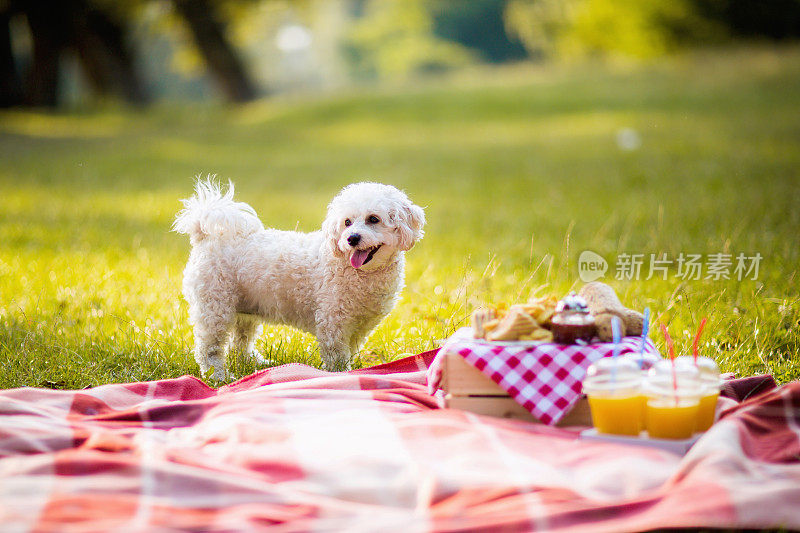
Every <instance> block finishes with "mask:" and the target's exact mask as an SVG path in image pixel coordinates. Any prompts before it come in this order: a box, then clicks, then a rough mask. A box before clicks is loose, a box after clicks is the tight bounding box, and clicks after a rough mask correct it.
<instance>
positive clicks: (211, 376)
mask: <svg viewBox="0 0 800 533" xmlns="http://www.w3.org/2000/svg"><path fill="white" fill-rule="evenodd" d="M202 374H203V379H205V380H214V381H230V379H231V378H232V376H230V375H229V374H228V373H227V372H226V371H225V369H224V368H222V367H220V368H219V369H218V368H217V367H214V366H211V367H209V368H208V370H206V371H205V372H202Z"/></svg>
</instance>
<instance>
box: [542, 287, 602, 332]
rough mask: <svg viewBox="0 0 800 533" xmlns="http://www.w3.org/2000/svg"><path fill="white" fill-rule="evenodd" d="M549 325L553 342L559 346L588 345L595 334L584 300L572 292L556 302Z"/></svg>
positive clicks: (592, 321) (591, 317)
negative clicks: (582, 343) (550, 324)
mask: <svg viewBox="0 0 800 533" xmlns="http://www.w3.org/2000/svg"><path fill="white" fill-rule="evenodd" d="M551 323H552V326H551V327H550V331H552V332H553V342H557V343H559V344H578V343H579V342H584V343H588V342H589V341H590V340H592V337H594V335H595V332H596V328H595V324H594V317H593V316H592V315H591V314H590V313H589V308H588V306H587V305H586V300H584V299H583V298H581V297H580V296H578V295H577V294H575V293H574V292H573V293H570V294H569V295H567V296H566V297H565V298H564V299H563V300H561V301H559V302H558V305H557V306H556V312H555V314H554V315H553V317H552V318H551Z"/></svg>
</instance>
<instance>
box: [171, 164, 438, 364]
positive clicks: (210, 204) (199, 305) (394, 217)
mask: <svg viewBox="0 0 800 533" xmlns="http://www.w3.org/2000/svg"><path fill="white" fill-rule="evenodd" d="M233 190H234V188H233V184H232V183H229V185H228V190H227V192H225V193H223V192H222V190H221V188H220V186H219V184H217V183H216V182H214V181H213V180H212V179H210V178H209V179H207V180H198V181H197V184H196V187H195V195H194V196H193V197H191V198H188V199H186V200H182V203H183V206H184V209H183V210H182V211H181V212H180V213H178V215H177V217H176V219H175V223H174V224H173V227H172V229H173V230H174V231H176V232H178V233H183V234H188V235H189V239H190V241H191V244H192V251H191V254H190V255H189V261H188V263H187V265H186V269H185V270H184V275H183V294H184V297H185V298H186V301H187V302H188V303H189V319H190V322H191V323H192V324H193V326H194V339H195V346H194V356H195V359H196V360H197V363H198V364H199V365H200V371H201V372H202V373H203V375H206V374H207V373H208V372H209V371H210V370H211V371H213V374H212V377H213V378H215V379H218V380H224V379H227V377H228V375H227V373H226V371H225V358H226V354H227V353H228V351H229V350H228V348H229V345H230V344H231V341H233V346H234V347H235V348H236V349H237V350H239V351H240V353H244V354H250V355H251V356H252V357H254V358H255V359H256V361H257V362H259V363H262V364H263V363H264V362H265V361H264V359H263V357H262V356H261V354H260V353H258V351H257V350H256V349H255V341H256V339H257V338H258V336H259V335H260V334H261V330H262V325H261V324H262V321H266V322H270V323H276V324H287V325H291V326H295V327H297V328H299V329H301V330H304V331H307V332H309V333H312V334H314V335H316V337H317V341H318V343H319V348H320V355H321V357H322V361H323V364H324V367H325V369H327V370H332V371H339V370H346V369H349V368H350V362H351V358H352V357H353V355H355V354H356V353H357V352H358V349H359V347H360V346H361V344H362V343H363V341H364V339H366V337H367V335H368V334H369V332H370V331H372V329H373V328H374V327H375V326H376V325H377V324H378V322H380V321H381V319H382V318H383V317H384V316H386V314H388V313H389V311H391V310H392V308H393V307H394V305H395V303H396V302H397V299H398V293H399V292H400V290H401V289H402V288H403V284H404V281H403V271H404V266H405V259H404V257H403V255H404V254H403V253H404V252H405V251H407V250H410V249H411V247H412V246H414V244H415V243H416V242H417V241H418V240H419V239H421V238H422V236H423V231H422V227H423V225H424V224H425V213H424V211H423V210H422V208H421V207H419V206H417V205H414V204H413V203H411V201H410V200H409V199H408V197H407V196H406V195H405V194H404V193H403V192H401V191H400V190H398V189H396V188H395V187H392V186H390V185H383V184H380V183H356V184H353V185H349V186H347V187H345V188H344V189H342V191H341V192H340V193H339V194H338V195H337V196H336V197H335V198H334V199H333V200H332V201H331V203H330V205H328V213H327V217H326V218H325V221H324V222H323V223H322V229H321V230H319V231H315V232H313V233H299V232H296V231H280V230H277V229H265V228H264V226H263V225H262V224H261V221H260V220H259V219H258V217H257V216H256V213H255V211H254V210H253V208H252V207H250V206H249V205H247V204H245V203H242V202H235V201H234V200H233Z"/></svg>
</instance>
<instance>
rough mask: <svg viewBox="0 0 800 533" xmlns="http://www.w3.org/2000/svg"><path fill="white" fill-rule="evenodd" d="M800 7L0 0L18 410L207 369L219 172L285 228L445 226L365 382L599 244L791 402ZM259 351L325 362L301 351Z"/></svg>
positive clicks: (632, 285)
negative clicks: (339, 217) (190, 265)
mask: <svg viewBox="0 0 800 533" xmlns="http://www.w3.org/2000/svg"><path fill="white" fill-rule="evenodd" d="M799 6H800V4H798V2H793V1H770V2H744V1H733V0H731V1H724V0H693V1H689V0H686V1H679V2H667V1H662V0H650V1H644V0H626V1H618V2H611V1H605V0H562V1H555V0H505V1H500V0H491V1H489V0H478V1H473V2H448V1H444V0H407V1H390V0H384V1H377V0H373V1H356V0H352V1H345V0H341V1H337V0H330V1H322V0H320V1H310V0H309V1H303V2H301V1H296V2H280V1H266V0H265V1H238V2H234V1H230V0H228V1H222V0H220V1H212V0H208V1H200V2H189V1H182V0H174V1H166V0H164V1H145V0H141V1H138V0H136V1H134V0H131V1H120V2H111V1H110V0H109V1H103V0H92V1H90V0H70V1H63V2H50V1H27V2H21V1H9V0H6V1H0V31H3V32H4V33H3V35H0V47H2V49H0V55H2V58H3V61H2V62H0V67H2V68H3V69H5V70H4V75H3V76H0V103H1V104H2V106H3V107H4V108H5V109H4V110H0V243H2V246H0V367H2V368H3V370H4V372H3V373H2V375H0V386H2V387H15V386H22V385H33V386H48V387H58V388H63V387H67V388H80V387H84V386H89V385H97V384H101V383H106V382H110V381H135V380H143V379H160V378H166V377H174V376H177V375H181V374H185V373H194V374H197V373H198V369H197V366H196V365H195V364H194V361H193V360H192V357H191V353H190V352H191V343H192V339H191V328H190V326H189V324H188V321H187V316H186V305H185V303H184V302H183V300H182V297H181V295H180V283H181V281H180V280H181V270H182V268H183V264H184V263H185V260H186V258H187V255H188V251H189V244H188V242H186V239H185V238H183V236H179V235H176V234H173V233H170V232H169V228H170V225H171V222H172V219H173V217H174V215H175V213H176V212H177V211H178V209H179V208H180V204H179V199H180V198H185V197H186V196H188V195H189V194H191V191H192V184H193V179H194V177H195V176H198V175H205V174H209V173H210V174H217V175H218V176H219V177H220V178H221V179H222V180H223V181H224V180H227V179H231V180H233V181H234V182H235V184H236V188H237V196H238V199H239V200H242V201H245V202H247V203H249V204H251V205H252V206H253V207H254V208H255V209H256V211H257V212H258V213H259V215H260V217H261V219H262V220H263V222H264V223H265V224H266V225H270V226H275V227H278V228H282V229H295V228H298V229H300V230H302V231H312V230H314V229H316V228H318V227H319V225H320V223H321V221H322V219H323V217H324V211H325V206H326V205H327V202H328V201H329V200H330V198H331V197H332V196H333V195H334V194H336V192H337V191H338V190H339V189H340V188H341V187H343V186H344V185H346V184H348V183H351V182H354V181H361V180H365V179H370V180H380V181H384V182H387V183H392V184H395V185H397V186H398V187H401V188H403V189H405V190H406V192H407V193H408V194H409V195H410V196H411V198H412V199H413V200H414V201H416V202H417V203H418V204H420V205H423V206H425V207H426V214H427V217H428V226H427V228H426V237H425V239H424V240H423V241H422V242H421V243H420V244H419V245H418V246H417V247H416V248H415V249H414V250H412V251H411V252H410V253H409V254H408V270H407V276H406V278H407V280H406V281H407V287H406V289H405V291H404V293H403V298H402V300H401V301H400V303H399V305H398V307H397V308H396V309H395V310H394V311H393V312H392V313H391V314H390V315H389V317H387V319H386V320H385V321H384V322H383V323H382V324H381V325H380V326H379V328H378V329H377V330H376V331H375V332H374V333H373V334H372V335H371V336H370V338H369V339H368V341H367V344H366V346H365V347H364V350H363V351H362V353H361V354H360V355H359V357H358V359H357V360H356V362H355V364H356V366H365V365H369V364H374V363H379V362H383V361H389V360H392V359H395V358H397V357H400V356H402V355H403V354H409V353H417V352H419V351H422V350H426V349H430V348H433V347H435V346H436V343H437V341H438V340H440V339H443V338H446V337H447V336H448V335H450V334H451V333H452V332H453V331H454V330H455V329H456V328H458V327H460V326H463V325H465V324H466V323H468V318H469V315H470V313H471V311H472V310H473V309H474V308H475V307H477V306H480V305H484V304H487V303H498V302H506V303H514V302H517V301H524V300H526V299H527V298H529V297H530V296H531V295H533V294H537V295H542V294H554V295H556V296H562V295H564V294H565V293H566V292H568V291H569V290H572V289H576V288H579V287H580V285H581V284H582V281H581V279H580V276H579V269H578V258H579V256H580V254H581V252H582V251H586V250H589V251H593V252H595V253H597V254H599V255H600V256H601V257H603V258H604V259H605V260H606V261H607V262H608V264H609V267H608V271H607V272H606V274H605V277H604V278H603V279H604V280H605V281H607V282H609V283H611V284H612V285H613V286H614V287H615V288H616V289H617V291H618V293H619V295H620V297H621V298H622V300H623V302H624V303H626V304H628V305H629V306H631V307H635V308H637V309H643V308H644V307H646V306H649V307H650V308H651V309H652V311H653V315H654V320H655V322H656V323H658V324H665V325H667V326H668V327H669V330H670V332H671V334H672V336H673V338H674V339H675V341H676V346H677V347H678V350H679V351H681V352H685V351H687V350H689V349H690V347H691V343H692V340H693V336H694V334H695V331H696V329H697V327H698V324H699V322H700V320H701V319H702V318H703V317H707V318H708V320H709V322H708V325H707V327H706V329H705V334H704V337H703V339H702V341H701V353H702V354H703V355H708V356H711V357H714V358H715V359H716V360H717V361H718V362H719V363H720V365H721V366H722V368H723V370H726V371H734V372H736V373H738V374H739V375H748V374H752V373H756V372H769V373H773V374H774V375H775V376H776V377H777V378H778V379H779V380H780V381H788V380H791V379H796V378H797V377H798V375H800V372H799V371H798V370H797V369H798V365H797V363H798V350H799V349H800V334H798V326H799V325H800V296H799V295H798V293H799V292H800V291H798V289H799V288H800V282H798V264H800V254H799V253H798V247H797V242H798V241H797V235H798V231H800V214H799V212H798V205H800V202H799V200H800V112H799V111H798V110H800V47H798V46H797V44H796V43H795V42H794V41H793V39H796V37H797V31H798V28H800V24H798V20H800V18H798V17H800V7H799ZM636 254H641V255H642V258H643V265H642V267H641V272H640V274H639V275H638V276H631V277H632V278H633V279H628V278H629V277H628V276H625V275H623V274H624V273H623V272H620V271H619V270H618V267H619V263H620V261H621V260H620V258H621V257H625V256H626V255H627V256H631V255H636ZM663 254H666V257H667V259H668V260H669V264H668V267H667V269H666V270H665V271H663V272H661V271H657V272H655V273H653V275H650V272H649V260H650V257H651V256H657V257H659V258H660V257H661V256H662V255H663ZM681 254H683V255H684V256H688V255H689V254H699V255H700V257H701V260H702V263H703V270H702V273H701V275H700V276H699V279H687V277H686V276H683V275H682V274H683V272H682V270H681V265H679V263H678V258H679V257H681ZM718 254H721V256H722V257H725V258H728V260H729V261H731V263H730V264H728V265H727V270H725V271H724V272H723V274H724V275H715V274H714V272H713V271H712V270H710V268H711V266H710V265H711V264H712V263H713V258H714V257H717V256H718ZM740 254H741V255H743V256H745V257H747V258H752V257H756V256H757V255H760V257H761V258H762V259H761V260H760V262H759V265H758V266H759V271H758V273H755V272H750V274H749V275H744V276H742V275H740V274H741V273H738V272H737V271H736V270H735V269H736V266H737V264H736V259H737V257H738V256H739V255H740ZM717 258H718V259H719V257H717ZM717 266H719V263H717ZM722 266H725V265H722ZM748 266H749V265H748ZM751 278H755V279H751ZM656 331H657V330H654V331H653V333H652V334H651V337H652V338H653V339H654V340H655V341H656V344H657V345H658V346H659V347H660V348H662V350H663V347H664V343H663V338H662V336H661V335H660V333H656ZM259 348H260V349H261V350H262V351H264V352H265V353H266V354H267V355H268V356H269V357H271V358H272V359H274V360H275V361H276V362H277V363H284V362H289V361H300V362H305V363H308V364H313V365H319V364H320V361H319V357H318V352H317V348H316V345H315V342H314V340H313V338H311V337H310V336H308V335H305V334H301V333H299V332H296V331H294V330H291V329H290V328H285V327H270V328H267V331H266V334H265V337H264V338H263V339H262V340H261V342H260V343H259ZM254 369H255V368H254V367H253V366H252V364H251V363H248V362H236V363H234V368H233V370H234V372H235V373H236V374H237V375H245V374H247V373H249V372H252V371H253V370H254Z"/></svg>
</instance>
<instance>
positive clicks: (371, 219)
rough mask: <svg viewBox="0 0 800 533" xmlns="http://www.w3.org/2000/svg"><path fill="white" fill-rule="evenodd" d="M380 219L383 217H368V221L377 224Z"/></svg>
mask: <svg viewBox="0 0 800 533" xmlns="http://www.w3.org/2000/svg"><path fill="white" fill-rule="evenodd" d="M380 221H381V219H379V218H378V217H376V216H375V215H370V216H369V218H368V219H367V222H369V223H370V224H377V223H378V222H380Z"/></svg>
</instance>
